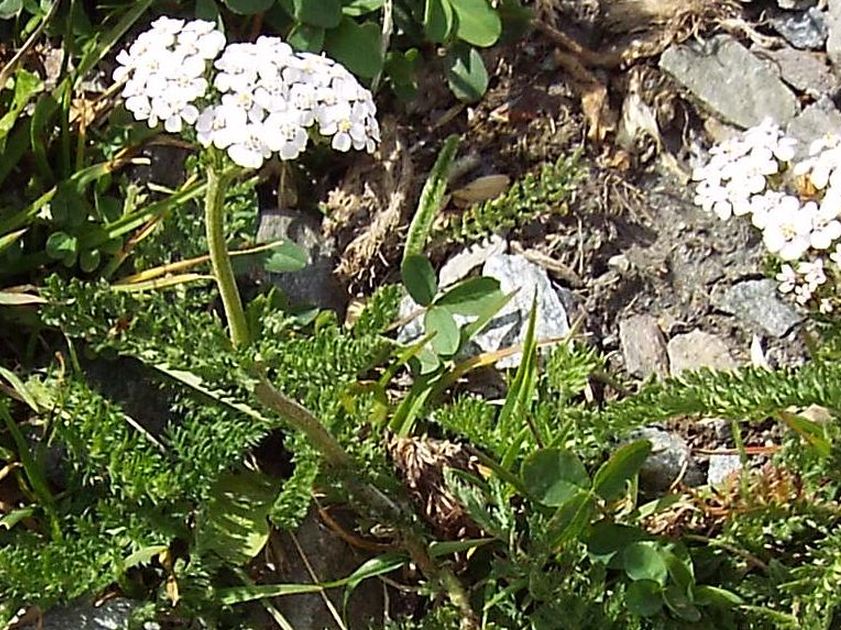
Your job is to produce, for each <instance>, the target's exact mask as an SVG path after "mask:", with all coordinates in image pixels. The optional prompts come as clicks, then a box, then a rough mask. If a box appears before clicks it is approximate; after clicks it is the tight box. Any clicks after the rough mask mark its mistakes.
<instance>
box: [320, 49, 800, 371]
mask: <svg viewBox="0 0 841 630" xmlns="http://www.w3.org/2000/svg"><path fill="white" fill-rule="evenodd" d="M554 52H555V47H554V46H553V44H552V43H551V42H548V41H547V40H546V38H545V37H543V36H542V35H540V34H536V35H534V36H533V37H532V38H530V39H529V40H527V41H526V42H525V43H522V42H521V43H520V44H518V45H516V46H511V47H508V48H502V49H500V50H499V51H496V52H495V53H493V54H491V55H489V56H488V59H487V61H488V67H489V68H494V69H495V70H496V73H495V75H494V79H493V81H492V85H491V88H490V89H489V91H488V94H487V95H486V97H485V98H484V99H483V100H482V101H481V102H480V103H479V104H478V105H476V106H475V107H470V106H467V107H465V106H459V105H458V104H457V103H455V101H454V99H453V98H452V96H451V95H449V94H448V93H447V92H446V91H445V90H443V89H441V88H440V85H439V86H438V89H430V90H428V91H426V92H424V94H425V97H424V99H423V100H422V102H420V103H415V104H414V106H413V108H412V111H410V112H404V113H403V114H402V115H401V118H400V121H401V124H400V126H399V128H396V130H395V133H399V134H402V135H403V136H404V142H405V143H406V146H409V147H412V149H411V158H412V160H413V162H414V178H413V181H412V182H411V187H410V188H411V192H410V193H409V194H408V195H407V202H406V203H405V204H403V205H404V207H403V208H402V213H401V214H402V220H401V226H405V225H406V223H407V222H408V220H409V219H410V217H411V213H412V211H413V209H414V200H415V199H417V196H418V193H419V190H420V187H421V186H422V184H423V181H424V178H425V177H426V173H427V172H428V171H429V168H430V166H431V163H432V161H433V160H434V158H435V152H436V150H437V148H438V147H440V145H441V141H442V140H443V138H444V137H446V136H447V135H449V134H451V133H457V134H459V135H460V136H461V138H462V144H461V147H460V150H459V155H460V156H467V157H466V158H463V159H462V162H461V163H462V164H464V163H468V164H469V165H472V166H473V168H470V169H469V170H467V171H466V172H463V173H462V174H461V175H460V179H456V180H455V181H454V182H453V184H452V186H453V187H457V186H458V185H459V183H463V182H468V181H471V180H472V179H474V178H476V177H479V176H483V175H489V174H505V175H508V176H509V177H510V178H511V180H512V181H514V180H516V179H517V178H519V177H521V176H522V175H523V174H524V173H525V172H527V171H533V170H535V169H536V168H537V167H539V165H540V164H541V163H543V162H547V161H554V160H557V159H558V158H559V157H561V156H564V155H569V154H570V153H572V152H573V151H576V150H578V151H581V152H582V166H583V168H584V169H585V172H586V175H585V177H584V178H583V179H582V184H581V185H579V187H578V190H577V191H576V192H575V194H574V196H573V197H572V198H571V199H570V201H569V204H568V208H567V209H566V212H565V213H562V214H560V215H553V216H551V217H543V218H542V219H541V220H539V221H537V222H535V223H533V224H530V225H528V226H526V227H525V228H523V229H521V230H517V231H514V232H511V233H508V234H507V235H504V236H506V238H507V240H508V241H509V243H510V242H514V241H516V242H517V243H518V244H519V246H521V247H522V248H525V249H533V250H537V251H538V252H540V253H543V254H545V255H547V256H549V257H551V258H553V259H554V260H555V261H558V262H560V263H562V264H563V265H564V266H566V267H567V268H570V269H572V270H574V272H575V273H576V275H577V276H578V278H580V279H581V282H580V283H572V284H571V283H570V282H569V278H561V277H555V278H554V280H555V282H556V286H557V287H558V288H559V289H565V290H566V291H564V293H565V301H566V302H569V301H570V300H569V296H572V302H573V303H574V305H575V308H576V310H577V311H578V313H570V320H575V319H576V316H577V315H583V316H584V321H583V327H582V329H583V331H584V335H585V336H586V338H587V339H588V340H589V341H590V342H592V343H594V344H596V345H597V346H598V347H599V348H600V349H601V350H603V351H605V352H607V353H608V356H609V360H610V363H611V366H612V367H614V368H617V369H621V368H622V367H623V365H622V356H621V353H620V352H619V351H618V350H619V344H618V326H619V321H621V320H622V319H623V318H626V317H628V316H630V315H632V314H637V313H645V314H650V315H653V316H654V317H655V318H657V320H658V323H659V324H660V327H661V328H662V330H663V332H664V334H665V335H666V338H667V339H668V338H669V337H671V336H673V335H676V334H681V333H685V332H688V331H691V330H693V329H695V328H699V329H701V330H703V331H705V332H708V333H712V334H715V335H717V336H719V337H720V338H721V339H722V340H723V341H724V342H725V344H726V345H727V346H728V348H729V349H730V351H731V353H732V354H733V356H734V358H736V359H737V361H738V362H739V363H749V361H750V354H749V348H750V344H751V341H752V339H753V336H754V334H757V333H760V331H757V330H755V329H754V328H752V327H751V325H750V324H749V323H745V322H742V321H740V320H738V319H737V318H735V317H734V316H732V315H729V314H726V313H722V312H719V311H717V310H716V309H715V308H714V307H713V306H712V304H711V301H710V299H711V298H710V296H711V295H713V294H714V293H715V292H718V291H721V290H722V289H723V288H725V287H727V286H729V285H731V284H734V283H735V282H738V281H740V280H745V279H758V278H762V277H764V276H765V271H764V264H765V258H764V254H763V248H762V244H761V239H760V235H759V232H758V231H756V230H754V229H753V228H752V227H751V226H750V225H746V224H745V222H739V221H727V222H723V221H720V220H718V219H717V218H716V217H714V216H711V215H708V214H705V213H703V212H702V211H700V209H698V208H697V207H696V206H695V205H694V204H693V203H692V189H691V186H690V185H688V184H687V183H686V182H687V177H686V174H687V173H689V172H691V165H690V160H691V155H690V151H689V150H688V146H689V143H694V144H696V145H697V143H698V139H699V135H700V134H699V132H698V130H700V129H702V126H703V118H702V116H701V115H700V114H699V113H698V112H697V111H696V110H695V109H694V108H693V106H692V105H691V104H689V103H688V102H686V101H684V100H683V99H682V98H680V97H679V96H678V93H677V91H676V90H675V89H673V88H672V87H671V85H670V82H669V80H668V79H667V78H666V77H664V76H663V75H662V74H661V73H660V71H659V70H658V69H657V68H656V66H654V65H653V63H648V64H646V63H642V64H639V65H638V66H637V67H636V71H638V72H640V73H642V74H643V75H644V77H645V83H646V85H647V86H649V89H648V91H649V93H650V94H652V97H651V98H652V100H656V98H660V100H661V101H662V97H663V95H667V96H668V97H669V99H670V105H669V107H670V109H671V112H672V122H673V124H671V126H669V125H668V124H667V125H665V126H664V127H665V133H664V137H663V138H662V139H661V142H662V147H661V153H660V154H659V155H658V151H657V147H656V146H652V145H651V143H642V144H641V145H640V143H637V146H633V147H631V150H626V149H624V148H622V147H618V146H616V144H615V142H614V141H615V138H614V137H613V136H612V135H611V136H609V137H608V138H607V139H606V141H605V142H603V143H601V144H594V143H593V142H591V141H588V139H587V130H586V121H585V116H584V114H583V112H582V111H581V107H580V104H579V99H578V97H577V96H576V91H575V86H574V84H572V83H571V82H570V80H569V77H568V76H567V74H566V73H565V72H564V70H563V69H562V68H560V67H558V65H557V63H555V61H554ZM605 80H606V81H607V82H608V83H611V82H612V85H611V87H612V88H614V87H615V89H616V90H617V91H618V93H617V94H616V95H615V97H616V98H617V99H618V98H620V97H621V94H622V93H621V90H622V89H624V88H625V87H626V86H627V75H626V74H624V75H623V74H622V73H621V72H618V71H617V73H615V75H613V76H610V77H607V76H605ZM422 91H423V88H422ZM447 117H452V118H451V119H450V120H447ZM442 120H445V121H446V122H445V123H444V124H442V123H441V121H442ZM674 121H680V124H677V123H675V122H674ZM670 148H671V149H672V150H671V152H670V151H669V149H670ZM693 150H697V149H693ZM663 154H665V155H666V156H667V157H668V159H664V158H663ZM669 156H670V157H669ZM378 169H379V165H377V164H371V165H368V166H366V167H365V172H366V173H367V174H368V178H365V179H362V178H359V176H358V173H350V174H349V176H348V177H347V178H345V179H344V180H343V181H342V182H340V184H339V188H341V189H342V191H343V193H344V194H346V195H348V196H351V197H353V196H357V197H362V196H363V194H364V193H363V192H362V190H361V188H362V187H364V186H366V185H370V181H371V176H372V175H373V179H374V180H377V179H378V178H381V177H382V175H381V173H379V171H378ZM379 170H381V169H379ZM386 197H387V195H386ZM459 211H460V210H459V209H458V208H456V207H454V206H452V205H450V206H448V207H446V208H444V210H443V214H444V216H445V217H446V215H448V214H449V213H454V212H459ZM374 213H376V210H374ZM354 219H355V220H348V221H344V222H342V221H335V220H334V221H333V222H332V226H333V227H332V229H333V233H334V235H335V236H336V238H337V242H338V251H343V249H344V248H345V247H346V246H347V244H348V243H350V242H351V240H352V239H353V238H356V237H358V236H359V234H360V233H361V232H362V231H364V229H365V227H366V226H367V225H369V224H370V221H371V220H372V217H371V211H370V208H369V209H368V211H367V212H362V213H361V214H360V215H357V216H356V217H354ZM401 239H402V228H398V229H394V230H392V231H391V232H390V233H389V234H388V235H387V236H386V238H384V239H383V241H382V242H381V243H379V244H378V247H377V248H376V255H372V256H371V258H370V260H369V264H368V265H367V267H366V268H365V269H364V270H360V271H358V272H357V274H356V275H355V276H351V277H349V278H347V284H348V290H349V292H350V293H351V295H357V296H358V295H360V294H367V293H369V292H370V290H371V288H372V287H374V286H377V285H379V284H381V283H383V282H386V281H392V282H393V281H398V280H399V279H398V277H397V275H396V271H395V270H396V269H398V268H399V265H398V264H397V263H398V261H399V256H400V254H401V250H400V245H401ZM459 249H460V246H457V245H451V246H447V247H444V248H443V249H441V250H440V251H436V252H433V258H435V259H436V261H437V262H438V263H443V262H444V261H445V260H446V259H447V258H449V257H450V256H451V255H453V254H454V253H455V252H457V251H458V250H459ZM549 271H550V275H551V270H549ZM799 334H800V333H799V331H797V330H795V331H793V332H790V333H789V334H788V335H787V336H786V337H784V338H781V339H775V338H767V337H763V338H762V342H763V349H764V351H765V355H766V359H767V360H768V361H769V363H770V364H771V365H793V364H798V363H800V362H802V360H803V359H804V346H803V344H802V342H801V341H800V340H799ZM760 336H761V335H760Z"/></svg>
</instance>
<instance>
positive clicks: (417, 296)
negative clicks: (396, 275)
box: [400, 254, 438, 306]
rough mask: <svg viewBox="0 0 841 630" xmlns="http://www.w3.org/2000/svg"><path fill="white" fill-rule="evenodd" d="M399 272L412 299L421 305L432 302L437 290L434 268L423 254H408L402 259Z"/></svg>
mask: <svg viewBox="0 0 841 630" xmlns="http://www.w3.org/2000/svg"><path fill="white" fill-rule="evenodd" d="M400 274H401V275H402V276H403V284H404V285H405V287H406V290H407V291H408V292H409V295H411V296H412V299H413V300H414V301H415V302H417V303H418V304H420V305H421V306H428V305H429V304H431V303H432V300H433V298H435V294H436V293H437V292H438V280H437V278H436V277H435V270H434V269H433V268H432V263H430V262H429V260H428V259H427V257H426V256H424V255H423V254H410V255H409V256H406V258H404V259H403V264H402V265H401V266H400Z"/></svg>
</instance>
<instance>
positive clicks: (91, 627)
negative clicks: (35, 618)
mask: <svg viewBox="0 0 841 630" xmlns="http://www.w3.org/2000/svg"><path fill="white" fill-rule="evenodd" d="M136 607H137V603H136V602H134V601H132V600H130V599H125V598H120V597H117V598H114V599H109V600H108V601H107V602H105V603H103V604H102V605H101V606H96V607H95V606H93V605H91V604H89V603H87V602H78V603H76V604H68V605H67V606H61V607H58V608H53V609H51V610H49V611H48V612H47V613H45V614H44V619H43V621H44V624H43V626H39V628H43V630H71V628H72V630H122V629H123V628H127V627H128V622H129V617H130V615H131V612H132V611H133V610H134V609H135V608H136ZM34 627H35V626H27V629H30V628H34ZM153 628H160V626H159V625H158V624H156V623H147V624H145V626H144V630H146V629H148V630H152V629H153Z"/></svg>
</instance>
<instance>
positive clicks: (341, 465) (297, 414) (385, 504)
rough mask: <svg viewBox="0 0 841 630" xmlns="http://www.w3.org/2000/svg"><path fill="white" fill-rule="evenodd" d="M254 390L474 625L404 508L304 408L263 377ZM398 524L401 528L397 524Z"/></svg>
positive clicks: (462, 596) (456, 587)
mask: <svg viewBox="0 0 841 630" xmlns="http://www.w3.org/2000/svg"><path fill="white" fill-rule="evenodd" d="M254 393H255V395H256V396H257V399H258V400H259V401H260V402H261V403H263V404H264V405H266V406H267V407H268V408H270V409H272V410H274V411H275V412H276V413H277V414H278V415H280V416H282V417H283V418H284V419H285V420H286V421H287V422H288V423H289V424H290V425H292V426H293V427H294V428H295V429H297V430H299V431H301V432H302V433H303V434H304V435H306V436H307V440H308V441H309V443H310V444H311V445H312V446H314V447H315V448H317V449H318V451H319V452H320V453H321V456H322V457H323V458H324V460H325V462H326V463H327V465H328V466H330V467H331V468H332V469H333V470H334V472H336V473H337V474H338V475H339V477H340V478H341V479H342V482H343V483H344V485H345V487H346V488H347V490H348V491H349V492H350V493H351V495H353V496H355V497H356V499H357V500H359V501H361V502H362V503H364V504H365V505H366V507H368V508H369V509H370V510H371V511H372V512H373V513H374V514H375V515H376V516H378V517H380V518H382V519H383V520H384V521H388V522H390V523H391V524H393V525H396V526H397V527H398V528H399V529H401V530H403V540H402V546H403V548H404V549H405V550H406V551H407V552H408V554H409V556H410V557H411V558H412V561H414V562H415V564H417V565H418V567H419V568H420V570H421V571H422V572H423V573H424V575H426V577H427V578H428V579H429V580H431V581H433V582H436V583H437V584H438V585H439V586H440V588H441V589H442V590H443V591H444V592H445V593H446V594H447V597H448V598H449V600H450V602H451V603H452V604H453V606H455V607H456V608H457V609H458V610H459V612H460V613H461V617H462V628H464V629H465V630H467V629H473V628H478V627H479V625H478V622H477V620H476V615H475V613H474V612H473V609H472V608H471V607H470V601H469V598H468V596H467V593H466V592H465V590H464V586H463V585H462V584H461V582H460V581H459V579H458V578H457V577H456V575H455V574H454V573H453V572H452V571H451V570H450V569H448V568H447V567H443V566H440V565H439V564H438V563H436V562H435V560H434V559H433V558H432V556H430V555H429V552H428V550H427V545H426V543H425V542H424V540H423V538H422V537H421V536H419V535H417V534H415V533H413V532H411V531H407V530H410V527H407V526H406V522H407V520H408V518H407V517H408V514H407V512H408V510H407V509H405V508H401V506H400V505H398V504H396V503H395V502H394V501H392V500H391V499H390V498H389V497H388V496H386V495H385V494H383V493H382V492H381V491H380V490H379V489H378V488H377V487H376V486H373V485H372V484H370V483H368V482H366V481H364V480H363V479H362V478H361V477H360V475H359V470H361V468H359V467H358V466H357V465H356V462H355V461H354V459H353V458H352V457H351V456H350V454H349V453H348V452H347V451H346V450H345V449H344V448H342V445H341V444H339V442H338V441H337V440H336V438H334V437H333V436H332V435H331V434H330V432H329V431H327V429H325V428H324V425H323V424H321V422H319V420H318V418H316V417H315V416H314V415H313V414H312V413H310V412H309V411H308V410H307V409H306V408H305V407H303V406H302V405H300V404H298V403H297V402H295V401H294V400H292V399H291V398H288V397H287V396H284V395H283V394H282V393H281V392H279V391H277V389H275V388H274V387H273V386H272V384H271V383H270V382H269V381H268V379H266V377H265V376H262V375H261V376H259V378H258V382H257V385H256V387H255V388H254ZM401 525H402V527H401Z"/></svg>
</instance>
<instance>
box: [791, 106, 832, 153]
mask: <svg viewBox="0 0 841 630" xmlns="http://www.w3.org/2000/svg"><path fill="white" fill-rule="evenodd" d="M832 133H834V134H841V112H839V111H838V110H837V109H836V108H835V104H834V103H833V102H832V100H831V99H830V98H829V97H827V96H825V97H823V98H822V99H820V100H819V101H817V102H816V103H813V104H812V105H809V107H807V108H805V109H804V110H803V111H802V112H800V113H799V114H798V115H797V116H795V118H794V120H792V121H791V122H790V123H789V124H788V127H787V128H786V134H787V135H789V136H791V137H792V138H795V139H796V140H797V152H798V157H799V158H803V157H806V156H807V155H808V154H809V145H810V144H811V143H812V141H813V140H817V139H818V138H820V137H822V136H824V135H826V134H832Z"/></svg>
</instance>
